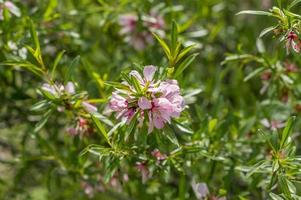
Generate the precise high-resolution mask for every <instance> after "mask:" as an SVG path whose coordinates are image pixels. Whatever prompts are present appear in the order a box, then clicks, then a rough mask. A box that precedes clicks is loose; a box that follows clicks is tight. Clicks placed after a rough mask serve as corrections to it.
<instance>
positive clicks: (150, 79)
mask: <svg viewBox="0 0 301 200" xmlns="http://www.w3.org/2000/svg"><path fill="white" fill-rule="evenodd" d="M156 71H157V67H155V66H152V65H149V66H145V67H144V70H143V77H142V76H141V75H140V73H139V72H138V71H135V70H134V71H132V72H130V76H131V77H133V78H135V79H136V80H137V82H138V83H139V85H140V87H141V90H142V91H136V90H137V89H136V88H135V87H134V86H133V85H131V83H128V82H124V83H123V84H124V85H126V86H128V87H129V91H123V90H117V91H115V92H113V93H112V98H111V100H110V103H109V106H110V108H111V109H112V110H113V111H115V112H116V113H117V119H118V118H120V117H122V118H125V119H126V120H127V122H130V121H131V120H132V118H133V117H134V116H135V114H136V113H138V114H139V116H140V117H138V118H139V122H140V123H139V124H140V126H142V125H143V121H144V113H145V112H147V114H148V120H149V121H148V132H149V133H150V132H152V131H153V129H154V127H155V128H157V129H162V128H164V126H165V124H166V123H171V119H172V118H176V117H179V116H180V114H181V112H182V111H183V110H184V107H185V103H184V98H183V97H182V96H181V94H180V87H179V86H178V82H177V81H176V80H166V81H156V80H155V79H154V77H155V73H156ZM141 92H142V94H141Z"/></svg>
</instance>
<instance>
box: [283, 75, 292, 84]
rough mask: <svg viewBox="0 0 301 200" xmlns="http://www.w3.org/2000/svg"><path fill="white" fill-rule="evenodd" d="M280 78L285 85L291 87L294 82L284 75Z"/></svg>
mask: <svg viewBox="0 0 301 200" xmlns="http://www.w3.org/2000/svg"><path fill="white" fill-rule="evenodd" d="M280 77H281V79H282V81H283V82H284V83H285V84H286V85H291V84H293V83H294V80H293V79H291V77H289V76H287V75H286V74H281V75H280Z"/></svg>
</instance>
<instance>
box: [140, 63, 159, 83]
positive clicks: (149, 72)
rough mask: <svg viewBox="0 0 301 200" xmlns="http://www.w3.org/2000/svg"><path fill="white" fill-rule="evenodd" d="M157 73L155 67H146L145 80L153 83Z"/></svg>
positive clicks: (144, 71)
mask: <svg viewBox="0 0 301 200" xmlns="http://www.w3.org/2000/svg"><path fill="white" fill-rule="evenodd" d="M156 71H157V67H155V66H153V65H148V66H145V67H144V70H143V75H144V78H145V79H146V80H147V81H152V80H153V78H154V75H155V72H156Z"/></svg>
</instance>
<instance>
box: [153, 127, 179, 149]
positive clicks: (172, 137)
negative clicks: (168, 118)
mask: <svg viewBox="0 0 301 200" xmlns="http://www.w3.org/2000/svg"><path fill="white" fill-rule="evenodd" d="M163 131H164V133H163V134H164V136H166V137H167V138H168V139H169V141H171V142H172V143H173V144H175V145H176V146H177V147H179V146H180V144H179V141H178V139H177V137H176V135H175V132H174V130H173V129H172V127H170V126H169V125H166V126H165V127H164V130H163ZM158 134H161V133H158Z"/></svg>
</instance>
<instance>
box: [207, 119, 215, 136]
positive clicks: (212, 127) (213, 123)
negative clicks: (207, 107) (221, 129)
mask: <svg viewBox="0 0 301 200" xmlns="http://www.w3.org/2000/svg"><path fill="white" fill-rule="evenodd" d="M216 125H217V119H211V120H210V121H209V125H208V132H209V133H211V132H212V131H213V130H214V128H215V127H216Z"/></svg>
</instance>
